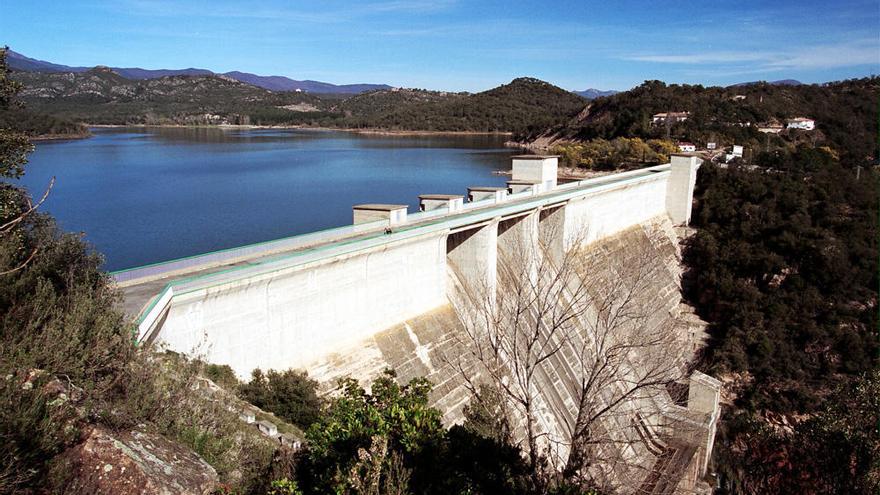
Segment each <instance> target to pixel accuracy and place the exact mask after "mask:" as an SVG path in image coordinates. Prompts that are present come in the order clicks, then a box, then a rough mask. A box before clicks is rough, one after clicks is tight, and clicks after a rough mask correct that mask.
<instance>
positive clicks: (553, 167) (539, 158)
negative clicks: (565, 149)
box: [513, 155, 559, 191]
mask: <svg viewBox="0 0 880 495" xmlns="http://www.w3.org/2000/svg"><path fill="white" fill-rule="evenodd" d="M558 168H559V155H516V156H514V157H513V180H528V181H537V182H540V183H541V184H543V185H544V190H545V191H549V190H551V189H553V188H554V187H556V175H557V171H558Z"/></svg>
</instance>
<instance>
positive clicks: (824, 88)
mask: <svg viewBox="0 0 880 495" xmlns="http://www.w3.org/2000/svg"><path fill="white" fill-rule="evenodd" d="M877 101H880V78H878V77H870V78H863V79H853V80H848V81H840V82H834V83H827V84H822V85H818V84H812V85H799V86H780V85H772V84H767V83H757V84H750V85H744V86H734V87H727V88H721V87H703V86H699V85H696V86H690V85H677V84H672V85H667V84H664V83H662V82H660V81H646V82H645V83H644V84H642V85H641V86H638V87H636V88H633V89H632V90H630V91H626V92H623V93H619V94H616V95H613V96H609V97H604V98H598V99H596V100H594V101H592V102H590V104H588V105H587V106H586V107H585V108H584V109H583V112H581V114H579V115H578V117H577V118H575V119H572V120H570V121H569V122H567V123H565V124H563V125H559V126H556V127H550V128H548V129H544V130H543V131H541V132H536V133H531V134H529V135H527V136H525V137H524V139H526V140H531V139H536V138H538V137H544V138H555V139H563V140H576V141H586V140H590V139H594V138H603V139H612V138H615V137H640V138H644V139H651V138H653V139H657V138H667V137H669V138H672V139H682V140H687V141H692V142H694V143H696V144H698V145H705V143H707V142H710V141H714V142H716V143H718V144H719V146H724V145H730V144H733V143H734V142H735V143H736V144H742V145H745V146H746V147H749V148H752V149H753V150H754V151H756V152H757V151H761V150H765V149H768V148H769V149H772V148H774V147H782V146H784V145H785V144H792V143H793V144H797V143H801V142H807V143H808V144H810V145H823V144H824V145H829V146H831V147H832V148H833V149H835V150H837V151H838V152H840V153H843V154H846V155H849V156H852V157H857V158H858V159H862V160H863V159H864V158H865V157H868V156H872V157H876V156H877V151H878V149H877V139H876V136H877V135H878V134H877V121H878V107H877ZM661 112H689V113H690V115H689V118H688V119H687V120H686V121H684V122H677V123H675V124H673V125H672V126H670V127H669V128H667V127H666V126H665V125H656V124H653V123H652V118H651V117H652V115H654V114H657V113H661ZM793 117H809V118H812V119H815V120H816V127H817V129H818V132H812V133H810V134H804V133H798V132H787V131H783V133H782V134H781V135H779V136H776V135H769V136H768V135H767V134H763V133H761V132H759V131H758V124H762V123H768V122H772V121H774V120H775V121H777V122H780V123H784V122H785V120H786V119H788V118H793Z"/></svg>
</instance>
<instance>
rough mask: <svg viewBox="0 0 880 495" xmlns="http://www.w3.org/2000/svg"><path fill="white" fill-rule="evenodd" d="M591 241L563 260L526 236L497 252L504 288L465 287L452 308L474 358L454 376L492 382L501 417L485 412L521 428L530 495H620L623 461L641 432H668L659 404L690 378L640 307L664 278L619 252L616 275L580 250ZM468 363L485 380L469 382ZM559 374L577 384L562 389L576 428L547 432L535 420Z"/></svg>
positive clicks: (672, 339)
mask: <svg viewBox="0 0 880 495" xmlns="http://www.w3.org/2000/svg"><path fill="white" fill-rule="evenodd" d="M512 230H513V229H509V230H507V232H511V231H512ZM519 232H522V231H519ZM505 235H507V234H505ZM553 237H554V236H549V235H548V236H547V237H546V238H547V239H550V238H553ZM584 238H585V236H578V237H577V238H574V239H569V240H570V243H571V246H572V247H571V248H570V249H568V250H566V251H564V252H562V253H559V252H558V250H557V251H554V250H553V249H551V247H550V246H548V245H544V244H543V242H541V241H539V242H537V243H535V242H534V240H533V239H530V238H529V236H528V235H516V236H515V239H514V240H507V241H506V242H503V243H502V242H501V241H500V240H499V252H500V254H499V258H498V264H497V266H498V285H497V288H494V287H489V286H487V285H485V284H483V285H481V286H477V287H474V286H471V287H465V288H464V289H463V290H462V291H461V292H462V293H461V294H460V295H459V297H458V298H457V302H456V304H457V305H458V306H460V308H459V312H460V314H464V315H465V318H464V320H465V325H464V326H465V331H464V334H463V336H462V337H461V339H462V340H463V343H464V344H465V346H464V347H465V348H466V349H468V350H469V356H467V358H468V359H467V360H461V361H459V362H458V363H453V365H455V366H456V367H457V368H458V369H459V372H460V374H461V375H462V376H463V378H464V379H465V381H466V382H467V383H468V386H469V387H471V388H472V389H473V390H474V391H476V390H478V389H479V388H480V387H481V385H482V384H481V383H480V380H483V379H484V380H487V381H488V383H489V385H490V387H491V389H492V390H496V391H497V392H498V393H499V394H500V395H501V396H502V397H503V402H504V405H505V407H503V408H501V409H499V408H498V406H497V405H492V404H490V405H489V406H488V407H492V408H493V410H496V411H498V412H499V413H501V412H502V411H507V413H508V414H509V415H510V417H509V419H508V420H507V421H508V422H509V423H510V424H514V425H521V426H520V429H521V431H522V432H523V434H522V435H521V436H520V437H519V438H520V439H521V440H520V441H521V445H522V447H523V450H524V451H525V453H526V457H527V462H528V465H529V470H530V472H531V477H532V480H531V490H532V491H533V492H535V493H544V492H546V491H547V490H548V489H549V488H550V486H551V485H552V484H553V482H554V480H559V479H560V477H561V478H562V479H564V480H565V481H566V482H567V483H575V484H578V485H580V486H584V487H599V488H602V489H614V488H615V486H614V484H615V480H618V481H619V479H620V476H619V473H620V471H621V469H627V468H634V466H628V465H627V464H628V463H629V462H630V461H629V460H628V459H627V458H626V457H625V456H624V455H622V453H621V452H622V451H623V450H624V449H625V447H626V446H627V445H628V444H633V443H639V442H643V440H642V439H641V435H640V434H638V433H637V430H638V431H646V430H647V431H650V430H652V429H654V428H658V427H662V426H666V425H667V424H666V423H665V422H666V419H665V417H664V415H663V414H662V410H661V405H660V404H661V403H662V401H658V400H655V399H660V398H662V396H663V394H666V393H667V392H666V391H665V385H666V384H667V383H670V382H673V381H675V380H677V379H679V378H681V377H682V374H683V372H684V371H685V367H684V365H685V363H686V357H685V356H684V354H683V349H685V348H686V346H684V345H682V343H681V340H680V339H679V338H677V336H676V332H675V331H674V330H675V329H674V328H673V327H672V325H671V324H670V323H669V322H668V321H664V322H662V323H660V324H658V323H657V322H649V321H648V319H649V316H651V315H653V314H655V313H656V311H658V308H657V307H652V306H651V304H650V303H649V304H645V303H643V302H642V301H644V300H645V299H650V298H649V296H648V295H647V293H646V290H647V287H648V285H649V284H650V283H651V281H652V279H653V277H654V276H655V275H656V273H655V271H656V270H658V269H659V268H657V265H656V263H651V260H650V259H649V258H648V256H650V254H649V253H647V252H639V251H638V250H635V251H633V252H625V251H624V252H623V256H622V257H618V258H617V259H616V260H614V261H611V262H610V264H609V258H611V259H613V258H614V257H607V256H603V257H601V259H600V258H599V257H591V256H590V251H589V250H588V249H581V248H580V247H579V246H580V245H581V242H579V241H581V240H582V239H584ZM508 239H509V238H508ZM542 239H544V238H543V237H542ZM536 244H537V245H536ZM554 253H557V254H554ZM661 310H662V308H661ZM469 360H475V361H476V362H478V363H480V365H481V366H480V367H481V368H482V369H483V370H485V373H484V374H483V375H482V377H484V378H482V377H474V376H472V372H470V371H468V367H467V366H466V365H465V362H466V361H469ZM561 368H565V369H566V371H567V372H568V373H569V374H570V375H571V376H569V377H567V379H566V383H565V385H566V386H564V387H561V388H562V389H566V390H570V394H571V396H570V399H571V401H572V402H573V403H574V408H573V410H570V411H569V412H570V414H571V417H570V419H571V428H570V429H566V428H564V427H562V428H558V429H557V430H559V431H555V432H551V431H547V430H546V429H545V428H543V427H542V419H541V418H540V417H539V416H540V415H539V413H538V411H539V409H541V408H546V407H548V406H547V402H546V396H545V395H544V394H542V391H541V390H542V387H544V386H545V385H546V386H555V385H547V384H548V381H549V383H551V384H552V383H553V379H552V378H551V377H552V376H554V372H558V371H559V369H561ZM477 397H486V394H485V393H483V394H478V395H477ZM490 397H491V395H490ZM477 409H478V408H477ZM566 430H567V431H566ZM614 471H616V472H617V477H615V473H614ZM627 481H628V482H629V483H632V481H633V480H627Z"/></svg>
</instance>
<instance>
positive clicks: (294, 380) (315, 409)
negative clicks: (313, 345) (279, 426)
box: [239, 369, 321, 429]
mask: <svg viewBox="0 0 880 495" xmlns="http://www.w3.org/2000/svg"><path fill="white" fill-rule="evenodd" d="M317 388H318V382H316V381H314V380H312V379H311V378H309V376H308V374H306V373H305V372H304V371H295V370H287V371H282V372H279V371H275V370H269V371H268V372H267V373H266V374H263V372H262V371H261V370H259V369H256V370H254V371H253V374H252V377H251V381H250V382H248V383H245V384H243V385H241V387H240V388H239V396H241V398H242V399H244V400H246V401H248V402H250V403H251V404H253V405H255V406H257V407H259V408H261V409H264V410H266V411H270V412H272V413H273V414H275V415H276V416H278V417H280V418H282V419H284V420H286V421H287V422H289V423H292V424H295V425H297V426H299V427H301V428H304V429H305V428H308V427H309V425H311V424H312V423H314V422H315V421H317V419H318V416H319V414H320V412H321V400H320V399H319V398H318V394H317V392H316V390H317Z"/></svg>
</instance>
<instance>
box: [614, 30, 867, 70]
mask: <svg viewBox="0 0 880 495" xmlns="http://www.w3.org/2000/svg"><path fill="white" fill-rule="evenodd" d="M791 45H794V46H791ZM623 59H624V60H630V61H635V62H652V63H661V64H681V65H732V66H738V67H740V68H741V69H743V70H747V71H755V72H759V71H782V70H809V69H833V68H838V67H852V66H856V65H874V66H880V40H878V39H876V38H863V39H856V40H850V41H846V42H841V43H833V44H823V45H812V46H798V45H797V43H795V42H792V43H791V44H789V45H787V46H784V47H781V48H780V49H779V50H775V51H773V50H764V51H754V52H748V51H727V52H725V51H718V52H712V51H707V52H701V53H690V54H650V55H630V56H625V57H623Z"/></svg>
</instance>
